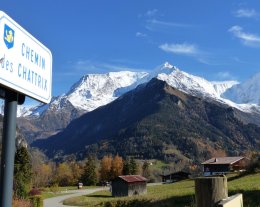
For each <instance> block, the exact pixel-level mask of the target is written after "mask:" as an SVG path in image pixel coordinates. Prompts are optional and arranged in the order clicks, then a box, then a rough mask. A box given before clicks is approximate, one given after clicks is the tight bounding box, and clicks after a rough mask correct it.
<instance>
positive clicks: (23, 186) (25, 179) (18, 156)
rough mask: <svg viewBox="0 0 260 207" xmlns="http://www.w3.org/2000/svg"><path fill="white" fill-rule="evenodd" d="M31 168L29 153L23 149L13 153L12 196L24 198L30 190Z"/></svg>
mask: <svg viewBox="0 0 260 207" xmlns="http://www.w3.org/2000/svg"><path fill="white" fill-rule="evenodd" d="M31 179H32V166H31V160H30V156H29V153H28V151H27V149H26V148H25V147H20V148H18V149H17V151H16V153H15V161H14V196H15V197H17V198H26V197H27V194H28V192H29V190H30V187H31V186H30V184H31Z"/></svg>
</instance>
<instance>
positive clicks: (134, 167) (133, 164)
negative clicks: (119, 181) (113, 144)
mask: <svg viewBox="0 0 260 207" xmlns="http://www.w3.org/2000/svg"><path fill="white" fill-rule="evenodd" d="M129 174H130V175H136V174H137V163H136V160H135V159H134V158H133V157H131V158H130V163H129Z"/></svg>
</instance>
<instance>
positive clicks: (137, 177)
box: [118, 175, 148, 183]
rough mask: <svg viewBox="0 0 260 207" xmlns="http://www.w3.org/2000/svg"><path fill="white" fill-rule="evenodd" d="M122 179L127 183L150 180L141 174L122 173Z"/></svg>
mask: <svg viewBox="0 0 260 207" xmlns="http://www.w3.org/2000/svg"><path fill="white" fill-rule="evenodd" d="M118 177H119V178H121V179H122V180H124V181H126V182H127V183H135V182H147V181H148V180H147V179H146V178H145V177H143V176H141V175H122V176H118Z"/></svg>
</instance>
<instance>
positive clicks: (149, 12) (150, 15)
mask: <svg viewBox="0 0 260 207" xmlns="http://www.w3.org/2000/svg"><path fill="white" fill-rule="evenodd" d="M157 12H158V10H157V9H152V10H148V11H147V12H146V13H145V16H147V17H153V16H155V15H156V13H157Z"/></svg>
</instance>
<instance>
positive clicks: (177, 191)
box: [64, 173, 260, 207]
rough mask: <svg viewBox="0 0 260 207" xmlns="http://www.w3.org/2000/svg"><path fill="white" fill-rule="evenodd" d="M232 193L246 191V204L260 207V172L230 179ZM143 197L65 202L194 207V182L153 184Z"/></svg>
mask: <svg viewBox="0 0 260 207" xmlns="http://www.w3.org/2000/svg"><path fill="white" fill-rule="evenodd" d="M228 188H229V195H233V194H235V193H243V196H244V207H260V173H258V174H254V175H247V176H243V177H232V178H231V181H229V182H228ZM147 191H148V192H147V194H146V195H142V196H133V197H121V198H114V197H112V196H111V193H110V192H108V191H100V192H96V193H94V194H91V195H86V196H81V197H76V198H72V199H68V200H66V201H65V202H64V204H66V205H74V206H85V207H123V206H124V207H137V206H138V207H140V206H141V207H156V206H160V207H175V206H176V207H194V206H195V195H194V181H193V180H186V181H181V182H177V183H172V184H163V185H158V186H151V187H148V189H147Z"/></svg>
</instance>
